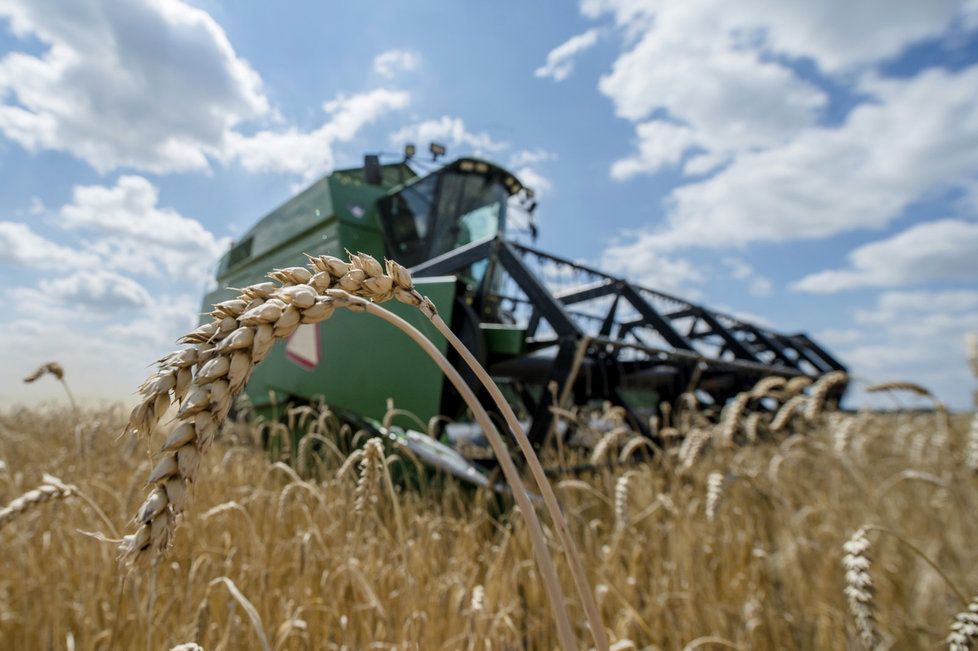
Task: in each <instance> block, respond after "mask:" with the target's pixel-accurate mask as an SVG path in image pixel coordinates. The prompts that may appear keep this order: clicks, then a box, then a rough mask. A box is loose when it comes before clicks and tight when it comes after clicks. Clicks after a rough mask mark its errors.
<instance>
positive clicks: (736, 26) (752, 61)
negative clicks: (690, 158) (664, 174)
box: [599, 3, 827, 179]
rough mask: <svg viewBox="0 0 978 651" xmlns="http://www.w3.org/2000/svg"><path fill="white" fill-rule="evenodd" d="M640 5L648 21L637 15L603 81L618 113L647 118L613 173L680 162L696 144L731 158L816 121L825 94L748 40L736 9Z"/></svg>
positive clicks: (618, 175)
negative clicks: (633, 148)
mask: <svg viewBox="0 0 978 651" xmlns="http://www.w3.org/2000/svg"><path fill="white" fill-rule="evenodd" d="M643 6H644V7H647V8H646V9H644V10H643V11H644V12H645V13H646V14H647V16H654V20H649V21H648V22H645V23H639V24H642V25H643V27H642V28H638V29H637V30H636V31H637V38H636V39H635V42H634V44H633V45H632V46H631V47H630V49H628V50H627V51H626V52H624V53H623V54H622V55H621V56H619V57H618V59H617V60H616V61H615V62H614V64H613V66H612V69H611V72H610V73H609V74H607V75H605V76H604V77H602V79H601V82H600V84H599V87H600V89H601V91H602V92H603V93H604V94H605V95H607V96H608V97H609V98H610V99H611V100H612V101H613V102H614V104H615V109H616V112H617V114H618V115H619V116H621V117H624V118H626V119H628V120H631V121H634V122H638V121H641V120H646V121H645V122H642V123H641V124H639V125H638V127H637V128H636V140H637V147H638V151H637V153H636V154H634V155H632V156H629V157H627V158H625V159H623V160H621V161H619V162H618V163H616V164H615V166H614V167H613V168H612V175H613V176H614V177H615V178H619V179H622V178H627V177H629V176H633V175H635V174H639V173H655V172H657V171H660V170H661V169H662V168H663V167H666V166H673V165H676V164H678V162H679V161H680V160H681V159H682V156H683V154H684V152H686V151H688V150H689V149H692V148H696V149H698V150H702V151H704V152H706V153H710V154H712V155H713V156H714V157H715V158H717V159H718V160H720V161H723V160H727V159H730V158H731V157H733V156H735V155H737V154H738V153H740V152H746V151H755V150H758V149H763V148H767V147H771V146H775V145H779V144H782V143H784V142H786V141H787V140H789V139H790V138H791V137H792V136H793V135H794V134H795V133H796V132H797V131H798V130H799V129H801V128H804V127H806V126H810V125H812V124H814V123H815V120H816V118H817V116H818V112H819V111H820V110H821V109H822V108H823V106H824V105H825V103H826V101H827V97H826V95H825V93H824V92H822V91H821V90H820V89H818V88H816V87H815V86H813V85H812V84H810V83H809V82H807V81H805V80H803V79H801V78H799V77H797V76H796V75H795V74H794V73H793V72H792V71H791V70H790V69H789V68H788V67H787V66H785V65H782V64H781V63H778V62H777V61H775V60H772V59H770V58H769V57H766V56H764V54H765V53H764V52H763V51H762V50H761V49H759V48H757V47H750V46H749V40H748V39H746V37H745V35H744V34H745V32H743V29H746V27H744V28H741V27H740V23H739V19H737V17H736V15H735V16H727V15H726V14H727V13H730V12H727V11H726V10H725V9H724V8H723V7H721V6H714V4H713V3H705V4H703V3H663V4H662V5H657V4H653V3H646V4H645V5H643ZM630 11H631V10H630ZM632 29H636V28H634V27H632ZM748 33H749V32H748ZM653 114H654V115H653ZM650 117H652V118H653V119H652V120H649V118H650ZM702 163H703V161H700V164H699V167H702ZM696 171H697V170H696V169H691V170H690V173H695V172H696ZM699 171H702V170H699Z"/></svg>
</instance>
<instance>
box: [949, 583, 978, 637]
mask: <svg viewBox="0 0 978 651" xmlns="http://www.w3.org/2000/svg"><path fill="white" fill-rule="evenodd" d="M975 640H978V596H976V597H974V598H973V599H972V600H971V603H969V604H968V608H967V609H966V610H962V611H961V612H960V613H958V614H957V615H955V616H954V623H953V624H951V633H950V635H948V636H947V639H946V640H945V642H946V643H947V646H948V649H949V650H950V651H971V648H972V647H973V646H974V642H975Z"/></svg>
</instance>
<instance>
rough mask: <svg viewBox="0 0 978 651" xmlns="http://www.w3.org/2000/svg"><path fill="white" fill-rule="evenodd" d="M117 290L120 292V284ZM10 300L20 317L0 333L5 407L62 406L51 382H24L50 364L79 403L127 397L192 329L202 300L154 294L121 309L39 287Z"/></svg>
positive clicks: (0, 397)
mask: <svg viewBox="0 0 978 651" xmlns="http://www.w3.org/2000/svg"><path fill="white" fill-rule="evenodd" d="M55 282H57V281H55ZM114 284H115V286H116V287H118V281H116V282H115V283H114ZM110 291H111V290H110ZM136 291H137V292H138V290H136ZM6 297H7V299H8V303H9V304H10V305H11V306H12V307H13V309H14V312H15V313H14V314H13V315H11V314H10V311H9V310H8V314H7V315H6V316H7V319H6V320H5V321H4V322H3V327H2V328H0V347H2V349H3V350H4V351H5V353H4V355H5V356H4V368H5V369H9V371H10V372H8V373H4V374H2V375H0V404H4V405H9V404H12V403H14V402H23V403H29V404H34V403H36V402H37V401H38V400H39V399H49V398H50V399H55V400H63V399H64V398H63V393H62V392H61V390H60V388H59V387H57V386H56V385H55V384H53V383H35V384H31V385H25V384H23V383H22V382H21V381H20V378H21V377H23V376H24V375H26V374H27V373H29V372H30V371H31V370H33V369H34V368H36V367H37V365H38V364H39V363H41V362H45V361H47V360H51V359H55V360H57V361H58V362H60V363H61V364H62V366H63V367H64V369H65V378H66V380H67V381H68V384H69V385H70V386H71V388H72V391H73V392H74V393H75V395H76V396H77V397H78V398H79V399H81V400H83V401H90V400H111V401H113V402H114V401H117V400H120V399H125V398H126V397H127V396H131V395H132V391H133V387H135V386H138V384H139V383H140V382H141V381H142V380H144V379H145V377H146V375H148V373H149V369H148V367H147V366H145V364H147V363H149V362H151V361H152V360H154V359H158V358H159V357H161V356H162V355H163V354H165V353H167V352H169V351H171V350H173V348H174V346H175V344H174V341H175V340H176V338H177V337H179V336H180V335H181V334H183V333H185V332H187V331H189V330H190V329H192V328H193V326H194V325H195V324H196V315H195V313H196V311H197V310H198V308H199V303H198V301H197V299H195V298H191V297H190V296H187V295H182V294H176V295H172V294H164V295H159V294H154V295H153V299H152V302H151V303H149V304H146V305H125V303H123V304H122V305H119V306H116V307H115V308H113V309H111V310H109V309H105V308H104V307H103V308H101V309H100V308H99V307H98V305H97V304H91V303H76V302H74V301H73V300H71V299H70V298H69V297H68V296H65V297H63V298H58V297H51V296H47V295H45V294H44V293H43V292H42V291H41V290H39V289H34V290H18V291H14V292H7V295H6ZM14 297H17V300H14ZM129 298H130V299H131V298H132V297H129ZM28 299H29V300H28ZM123 300H125V298H124V299H123ZM130 302H132V301H131V300H130ZM120 308H121V309H120ZM11 316H12V317H13V318H11ZM120 360H126V363H120ZM133 361H135V363H131V362H133Z"/></svg>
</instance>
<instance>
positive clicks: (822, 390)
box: [805, 371, 849, 421]
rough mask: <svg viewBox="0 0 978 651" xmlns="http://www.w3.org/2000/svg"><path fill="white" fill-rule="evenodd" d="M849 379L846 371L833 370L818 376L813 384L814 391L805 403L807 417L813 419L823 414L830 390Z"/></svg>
mask: <svg viewBox="0 0 978 651" xmlns="http://www.w3.org/2000/svg"><path fill="white" fill-rule="evenodd" d="M848 381H849V376H848V375H847V374H846V373H845V372H844V371H832V372H831V373H826V374H825V375H823V376H822V377H820V378H818V381H817V382H815V384H813V385H812V393H811V395H810V396H809V399H808V402H807V403H806V405H805V419H806V420H809V421H813V420H815V419H817V418H818V417H819V416H821V415H822V410H823V409H824V408H825V401H826V400H827V399H828V397H829V392H831V391H832V389H834V388H835V387H837V386H839V385H840V384H845V383H846V382H848Z"/></svg>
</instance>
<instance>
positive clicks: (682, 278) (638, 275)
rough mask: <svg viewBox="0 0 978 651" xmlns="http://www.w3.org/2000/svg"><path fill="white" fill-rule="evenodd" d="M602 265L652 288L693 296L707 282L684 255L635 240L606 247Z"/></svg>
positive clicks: (612, 273) (603, 268)
mask: <svg viewBox="0 0 978 651" xmlns="http://www.w3.org/2000/svg"><path fill="white" fill-rule="evenodd" d="M599 266H600V268H601V269H602V270H603V271H605V272H606V273H609V274H611V275H613V276H624V277H626V278H628V279H630V280H632V281H634V282H637V283H639V284H641V285H645V286H646V287H649V288H651V289H657V290H659V291H663V292H668V293H674V294H681V295H683V296H686V297H687V298H690V299H695V298H697V297H698V296H699V295H700V294H701V293H702V292H701V291H700V290H699V289H697V286H699V285H702V284H703V283H704V282H706V277H705V276H704V275H703V272H702V270H701V269H700V267H699V266H698V265H695V264H693V263H692V262H691V261H689V260H687V259H685V258H680V257H674V256H667V255H663V254H662V253H659V252H655V251H648V250H645V249H643V248H642V247H641V245H640V244H639V243H638V242H635V241H632V242H630V243H623V242H620V241H619V242H616V243H614V244H612V245H611V246H608V247H606V248H605V250H604V252H603V253H602V254H601V261H600V264H599Z"/></svg>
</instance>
